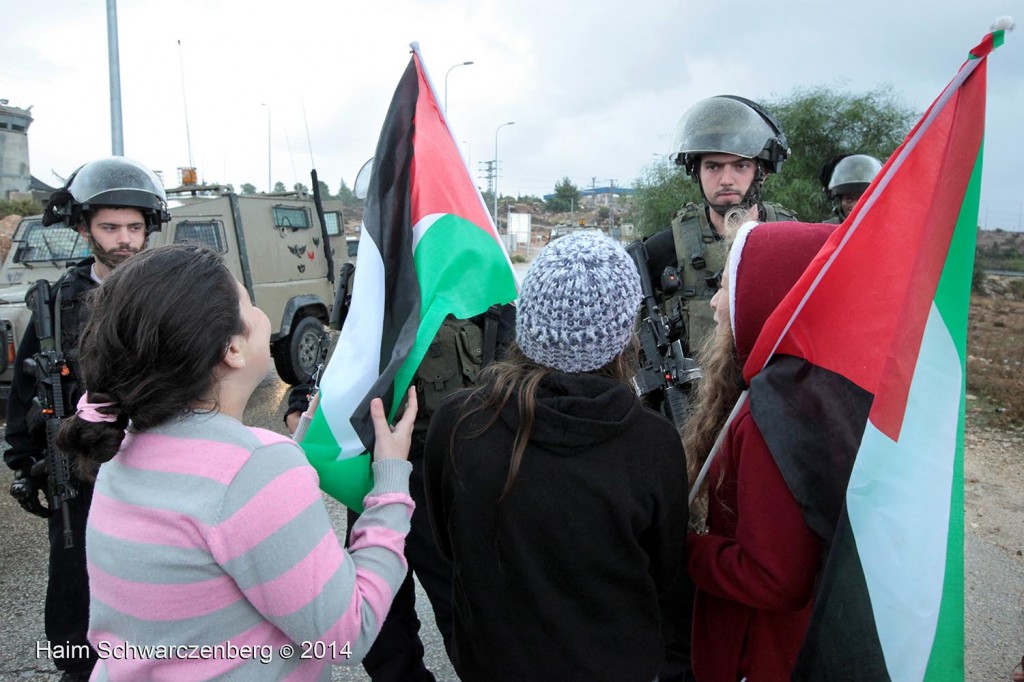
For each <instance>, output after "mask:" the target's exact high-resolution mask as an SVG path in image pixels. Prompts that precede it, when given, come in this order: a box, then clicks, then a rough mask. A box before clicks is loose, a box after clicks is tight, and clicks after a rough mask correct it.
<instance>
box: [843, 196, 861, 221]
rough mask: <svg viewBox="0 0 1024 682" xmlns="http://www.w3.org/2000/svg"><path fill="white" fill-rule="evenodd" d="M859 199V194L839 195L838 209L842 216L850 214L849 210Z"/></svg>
mask: <svg viewBox="0 0 1024 682" xmlns="http://www.w3.org/2000/svg"><path fill="white" fill-rule="evenodd" d="M858 199H860V194H844V195H843V196H841V197H839V210H840V211H841V212H842V214H843V217H844V218H845V217H846V216H848V215H850V211H852V210H853V207H854V206H856V205H857V200H858Z"/></svg>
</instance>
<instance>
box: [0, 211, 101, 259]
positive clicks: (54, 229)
mask: <svg viewBox="0 0 1024 682" xmlns="http://www.w3.org/2000/svg"><path fill="white" fill-rule="evenodd" d="M88 255H89V242H87V241H86V240H84V239H82V238H81V236H80V235H79V234H78V232H76V231H75V230H71V229H69V228H67V227H65V226H64V224H63V223H57V224H56V225H48V226H45V227H44V226H43V223H42V221H33V222H32V223H29V225H28V226H27V229H25V231H24V232H23V234H22V238H21V243H20V244H19V245H18V250H17V251H15V253H14V262H15V263H39V262H51V261H58V262H59V261H76V260H81V259H82V258H85V257H86V256H88Z"/></svg>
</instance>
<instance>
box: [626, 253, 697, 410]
mask: <svg viewBox="0 0 1024 682" xmlns="http://www.w3.org/2000/svg"><path fill="white" fill-rule="evenodd" d="M626 252H627V253H628V254H629V255H630V257H631V258H632V259H633V262H634V263H635V264H636V269H637V272H638V273H639V274H640V288H641V290H642V291H643V295H644V300H643V305H642V306H641V309H640V327H639V329H638V330H637V335H638V336H639V337H640V357H639V368H638V370H637V373H636V375H635V376H634V377H633V388H635V389H636V392H637V395H639V396H640V397H641V398H644V397H647V398H648V399H649V400H650V401H651V402H652V403H653V405H652V406H654V407H657V408H659V409H660V410H661V412H662V413H663V414H665V416H666V417H668V418H669V419H671V420H672V423H673V424H675V426H676V428H677V429H680V430H681V429H682V428H683V426H684V425H685V424H686V419H687V417H688V416H689V411H690V401H689V392H690V391H691V390H692V388H693V386H694V384H695V382H696V381H697V380H698V379H700V378H701V370H700V368H699V367H698V366H697V363H696V362H694V360H693V358H688V357H686V354H685V352H684V351H683V338H684V337H685V327H684V325H683V322H682V320H681V319H678V320H674V319H671V318H669V317H668V316H667V315H665V313H664V312H663V311H662V310H661V308H660V307H659V305H658V299H657V298H656V297H655V294H654V285H653V284H652V280H651V272H650V268H649V267H648V265H647V248H646V247H645V246H644V243H643V242H642V241H635V242H633V243H632V244H630V245H629V246H627V247H626ZM666 275H667V276H668V277H670V278H671V276H672V273H666ZM675 277H676V279H677V280H678V274H676V275H675ZM680 332H682V333H680Z"/></svg>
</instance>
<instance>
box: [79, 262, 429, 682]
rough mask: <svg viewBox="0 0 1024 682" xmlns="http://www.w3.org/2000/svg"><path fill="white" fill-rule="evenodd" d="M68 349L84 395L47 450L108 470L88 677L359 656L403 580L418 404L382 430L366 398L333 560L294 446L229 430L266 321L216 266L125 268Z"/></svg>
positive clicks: (244, 675) (196, 673) (95, 509)
mask: <svg viewBox="0 0 1024 682" xmlns="http://www.w3.org/2000/svg"><path fill="white" fill-rule="evenodd" d="M80 348H81V360H80V362H81V370H82V373H83V375H84V377H85V383H86V386H87V387H88V393H87V395H86V396H85V397H83V399H82V401H80V403H79V405H78V413H77V415H76V416H74V417H72V418H70V419H68V420H66V421H65V423H64V425H63V426H62V429H61V432H60V437H59V444H60V446H61V447H62V448H63V449H64V450H65V451H67V452H69V453H74V454H77V455H78V456H79V457H80V458H81V461H83V462H86V461H91V462H93V463H94V466H95V464H98V463H102V464H103V465H102V467H100V469H99V475H98V477H97V480H96V493H95V497H94V499H93V503H92V508H91V510H90V513H89V523H88V529H87V532H86V554H87V558H88V568H89V588H90V591H91V602H90V617H89V641H90V642H91V643H92V644H93V646H94V647H95V648H96V651H97V652H98V654H99V658H100V660H99V663H98V665H97V666H96V669H95V671H94V673H93V677H92V679H94V680H108V679H110V680H141V679H180V680H198V679H228V678H231V679H239V680H251V679H289V680H313V679H325V680H326V679H330V666H331V664H332V663H339V664H353V663H356V662H357V661H359V660H360V659H361V658H362V656H363V654H364V653H365V652H366V650H367V649H368V648H369V646H370V644H371V643H372V642H373V639H374V638H375V637H376V634H377V631H378V629H379V627H380V624H381V623H382V622H383V620H384V617H385V615H386V614H387V611H388V608H389V607H390V605H391V599H392V596H393V594H394V593H395V591H396V590H397V589H398V586H399V585H400V584H401V582H402V580H403V578H404V577H405V573H406V563H405V558H404V556H403V549H404V542H405V535H406V533H407V532H408V529H409V518H410V515H411V513H412V507H413V503H412V500H411V499H410V497H409V494H408V485H409V472H410V469H411V467H410V465H409V463H408V461H406V459H407V457H408V452H409V443H410V438H411V433H412V424H413V419H414V417H415V412H416V409H415V399H416V398H415V394H414V393H412V392H410V395H409V405H410V409H407V410H406V411H405V416H404V417H403V418H402V420H401V421H400V422H399V423H398V424H397V425H396V428H395V431H394V432H392V431H391V430H390V429H389V427H388V424H387V420H386V418H385V415H384V409H383V405H382V404H381V401H380V400H375V401H374V403H373V405H372V413H373V419H374V426H375V428H376V437H377V444H376V448H375V453H374V459H375V461H374V464H373V469H374V480H375V485H374V488H373V490H372V491H371V492H370V493H369V495H368V496H367V497H366V500H365V507H366V511H365V513H363V514H362V516H361V517H360V519H359V522H358V523H357V524H356V525H355V526H354V527H353V532H352V541H351V547H350V551H346V550H345V549H343V548H342V547H341V545H340V544H339V542H338V539H337V536H336V535H335V533H334V529H333V528H332V527H331V523H330V519H329V517H328V514H327V510H326V508H325V506H324V503H323V499H322V497H321V494H320V490H319V487H318V480H317V475H316V473H315V472H314V470H313V469H312V467H310V465H309V464H308V463H307V461H306V458H305V456H304V455H303V453H302V450H301V449H300V448H299V446H298V445H296V444H295V443H294V442H292V441H291V440H289V439H287V438H285V437H283V436H280V435H278V434H275V433H272V432H270V431H265V430H263V429H257V428H250V427H247V426H245V425H243V424H242V423H241V418H242V411H243V409H244V407H245V404H246V402H247V401H248V399H249V396H250V395H251V394H252V392H253V390H254V389H255V388H256V386H257V385H258V384H259V383H260V381H261V380H262V379H263V378H264V376H265V375H266V373H267V371H268V369H269V362H270V352H269V351H270V322H269V320H268V319H267V317H266V315H264V314H263V312H262V311H260V310H259V309H258V308H254V307H253V306H252V304H251V303H250V300H249V294H248V293H247V292H246V290H245V289H244V288H243V287H242V286H241V285H240V284H239V283H238V282H237V281H236V280H235V279H234V277H233V276H232V275H231V273H230V272H229V271H228V269H227V267H226V266H225V265H224V263H223V261H222V260H221V258H220V256H218V255H217V254H216V253H214V252H212V251H210V250H208V249H205V248H202V247H199V246H195V245H186V244H177V245H173V246H166V247H160V248H157V249H153V250H152V251H148V252H144V253H142V254H140V255H138V256H134V257H132V258H131V259H129V260H128V261H127V262H125V263H124V264H122V265H121V266H120V267H118V268H117V269H116V270H115V271H114V272H113V273H112V274H111V275H110V276H109V277H107V279H105V280H104V282H103V284H102V285H101V286H100V287H99V288H98V290H97V293H96V297H95V299H94V301H93V313H92V318H91V320H90V322H89V323H88V325H87V327H86V329H85V332H84V334H83V336H82V340H81V345H80ZM115 455H116V456H115Z"/></svg>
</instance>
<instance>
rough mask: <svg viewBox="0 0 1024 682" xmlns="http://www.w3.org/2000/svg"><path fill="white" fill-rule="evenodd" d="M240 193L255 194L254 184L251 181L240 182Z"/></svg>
mask: <svg viewBox="0 0 1024 682" xmlns="http://www.w3.org/2000/svg"><path fill="white" fill-rule="evenodd" d="M242 194H256V185H254V184H252V183H251V182H243V183H242Z"/></svg>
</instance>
